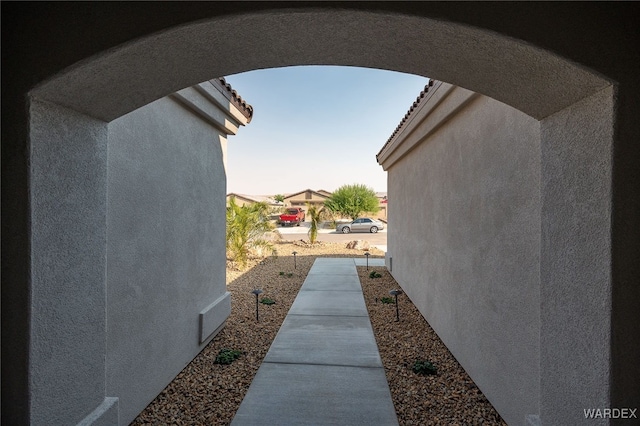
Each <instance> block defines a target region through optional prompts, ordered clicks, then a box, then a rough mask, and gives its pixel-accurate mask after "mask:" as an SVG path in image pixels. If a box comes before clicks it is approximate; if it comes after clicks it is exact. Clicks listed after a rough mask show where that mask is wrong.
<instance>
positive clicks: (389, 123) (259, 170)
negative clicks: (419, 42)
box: [225, 66, 428, 195]
mask: <svg viewBox="0 0 640 426" xmlns="http://www.w3.org/2000/svg"><path fill="white" fill-rule="evenodd" d="M225 78H226V80H227V82H228V83H230V84H231V86H232V87H233V88H234V89H235V90H236V91H237V92H238V94H239V95H240V96H242V98H243V99H245V100H246V101H247V102H248V103H250V104H251V105H252V106H253V108H254V116H253V119H252V121H251V123H249V124H248V125H247V126H246V127H242V128H241V129H240V131H239V132H238V134H237V135H236V136H230V137H229V139H228V140H229V143H228V157H227V161H228V163H227V192H235V193H240V194H251V195H274V194H285V193H292V192H297V191H301V190H304V189H307V188H311V189H314V190H318V189H324V190H327V191H334V190H335V189H337V188H339V187H340V186H342V185H345V184H353V183H361V184H365V185H367V186H369V187H371V188H373V189H374V190H375V191H386V190H387V188H386V186H387V177H386V172H384V171H383V170H382V167H381V166H380V165H379V164H378V163H377V162H376V158H375V156H376V154H377V153H378V152H379V151H380V149H381V148H382V146H383V145H384V143H385V142H386V141H387V139H388V138H389V136H391V133H392V132H393V131H394V129H395V128H396V127H397V125H398V123H400V120H401V119H402V117H403V116H404V115H405V114H406V112H407V111H408V109H409V107H410V106H411V104H412V103H413V101H414V100H415V99H416V97H417V96H418V95H419V94H420V91H421V90H422V89H423V88H424V86H425V85H426V84H427V82H428V79H427V78H425V77H419V76H415V75H411V74H403V73H397V72H392V71H381V70H375V69H368V68H355V67H336V66H296V67H286V68H272V69H267V70H258V71H250V72H246V73H242V74H236V75H232V76H227V77H225Z"/></svg>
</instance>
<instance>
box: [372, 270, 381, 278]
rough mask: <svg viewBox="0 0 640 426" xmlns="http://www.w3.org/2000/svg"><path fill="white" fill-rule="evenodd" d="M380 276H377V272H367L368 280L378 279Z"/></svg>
mask: <svg viewBox="0 0 640 426" xmlns="http://www.w3.org/2000/svg"><path fill="white" fill-rule="evenodd" d="M381 276H382V275H381V274H379V273H378V272H377V271H371V272H369V278H380V277H381Z"/></svg>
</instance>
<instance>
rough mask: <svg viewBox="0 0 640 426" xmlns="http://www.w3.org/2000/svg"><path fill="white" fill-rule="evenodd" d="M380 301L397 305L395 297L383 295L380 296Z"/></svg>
mask: <svg viewBox="0 0 640 426" xmlns="http://www.w3.org/2000/svg"><path fill="white" fill-rule="evenodd" d="M380 301H381V302H382V303H390V304H392V305H395V304H396V301H395V300H394V299H393V297H381V298H380Z"/></svg>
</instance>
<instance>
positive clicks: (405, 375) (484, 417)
mask: <svg viewBox="0 0 640 426" xmlns="http://www.w3.org/2000/svg"><path fill="white" fill-rule="evenodd" d="M276 248H277V250H278V253H279V256H278V257H269V258H265V259H262V260H255V259H254V260H253V261H252V262H251V264H250V267H249V268H248V269H247V270H246V271H238V270H235V269H233V267H232V265H228V268H227V288H228V291H229V292H231V294H232V310H231V315H230V317H229V318H228V320H227V323H226V325H225V327H224V328H223V329H222V330H221V331H220V333H219V334H218V335H217V336H216V337H215V338H214V339H213V340H212V341H211V342H210V343H209V344H208V345H207V346H206V347H205V348H204V349H203V350H202V352H201V353H200V354H199V355H198V356H197V357H196V358H195V359H194V360H193V361H192V362H191V363H190V364H189V365H187V367H185V369H184V370H183V371H182V372H180V374H178V376H176V378H175V379H174V380H173V381H172V382H171V383H170V384H169V385H168V386H167V387H166V388H165V389H164V390H163V391H162V392H161V393H160V395H158V397H157V398H156V399H155V400H154V401H152V402H151V403H150V404H149V406H147V408H146V409H145V410H144V411H143V412H142V413H140V415H139V416H138V417H137V418H136V419H135V420H134V422H133V423H132V424H133V425H164V424H185V425H186V424H189V425H194V424H216V425H217V424H229V423H230V422H231V420H232V419H233V416H234V415H235V412H236V411H237V409H238V407H239V406H240V403H241V402H242V399H243V397H244V395H245V394H246V392H247V390H248V389H249V385H250V384H251V381H252V380H253V377H254V376H255V374H256V372H257V370H258V368H259V367H260V364H261V362H262V359H263V358H264V356H265V355H266V353H267V351H268V350H269V346H270V345H271V342H272V341H273V339H274V338H275V335H276V333H277V332H278V329H279V328H280V325H281V324H282V322H283V321H284V318H285V316H286V315H287V312H288V311H289V308H290V307H291V304H292V303H293V300H294V299H295V297H296V295H297V293H298V290H299V289H300V286H301V285H302V283H303V282H304V279H305V277H306V274H307V272H308V271H309V269H310V268H311V265H313V262H314V260H315V258H316V257H362V252H361V251H359V250H352V249H347V248H345V246H344V245H343V244H329V243H316V244H314V245H309V244H308V243H305V242H302V241H294V242H285V241H282V242H279V243H277V244H276ZM293 251H296V252H297V259H296V267H295V269H294V261H293V256H291V253H292V252H293ZM370 252H371V255H372V257H380V256H382V255H383V253H382V252H380V251H378V250H377V249H372V250H370ZM372 270H375V271H377V272H378V273H379V274H380V275H381V277H378V278H370V277H369V274H370V272H371V271H372ZM358 274H359V276H360V280H361V283H362V287H363V294H364V297H365V301H366V303H367V308H368V309H369V316H370V319H371V323H372V325H373V329H374V333H375V335H376V340H377V342H378V347H379V350H380V356H381V358H382V361H383V364H384V367H385V371H386V374H387V380H388V381H389V388H390V390H391V394H392V398H393V402H394V405H395V408H396V413H397V415H398V421H399V423H400V424H401V425H432V424H433V425H435V424H443V425H445V424H446V425H448V424H505V423H504V422H503V421H502V419H501V418H500V416H499V414H498V413H497V412H496V411H495V409H494V408H493V407H492V406H491V404H490V403H489V402H488V401H487V399H486V398H485V397H484V395H482V393H481V392H480V390H479V389H478V388H477V386H476V385H475V384H474V383H473V381H472V380H471V379H470V378H469V376H468V375H467V374H466V372H465V371H464V369H462V367H461V366H460V365H459V364H458V363H457V361H456V360H455V358H453V356H452V355H451V353H450V352H449V351H448V350H447V348H446V347H445V346H444V344H443V343H442V342H441V341H440V339H439V338H438V337H437V335H436V334H435V333H434V332H433V330H432V329H431V327H429V325H428V324H427V322H426V321H425V320H424V318H423V317H422V316H421V315H420V314H419V312H418V310H417V309H416V308H415V307H414V306H413V304H412V303H411V302H410V301H409V299H408V298H407V297H406V295H404V294H402V295H400V296H398V308H399V312H400V322H395V318H396V317H395V315H396V311H395V305H394V304H383V303H382V302H380V299H381V298H382V297H385V296H388V294H389V290H391V289H394V288H399V287H398V285H397V283H396V282H395V280H394V279H393V277H391V275H390V274H389V273H388V272H387V271H386V269H385V268H382V267H375V268H374V267H370V268H369V271H366V270H365V268H364V267H359V268H358ZM373 275H375V274H373ZM256 288H260V289H262V291H263V293H262V294H261V296H263V297H267V298H269V299H272V300H274V301H275V302H276V303H275V304H272V305H264V304H261V305H260V307H259V309H260V322H259V323H256V318H255V309H256V303H255V295H254V294H252V293H251V291H252V290H254V289H256ZM222 349H231V350H237V351H240V352H241V355H240V357H239V358H238V359H236V360H235V361H233V362H232V363H231V364H216V363H215V359H216V356H217V355H218V354H219V353H220V351H221V350H222ZM417 359H425V360H428V361H430V362H432V363H433V365H434V366H435V368H436V370H437V374H435V375H422V374H417V373H414V372H413V370H412V367H413V365H414V363H415V361H416V360H417Z"/></svg>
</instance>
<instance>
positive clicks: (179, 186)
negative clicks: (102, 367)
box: [106, 98, 230, 424]
mask: <svg viewBox="0 0 640 426" xmlns="http://www.w3.org/2000/svg"><path fill="white" fill-rule="evenodd" d="M108 130H109V142H108V163H107V164H108V166H107V174H108V187H107V193H108V196H107V204H108V214H107V300H108V302H107V328H108V332H107V370H106V371H107V395H108V396H117V397H119V400H120V424H128V423H129V422H130V421H131V420H132V419H133V418H134V417H135V416H136V415H137V414H138V413H139V412H140V411H141V410H142V409H143V408H144V407H145V406H146V405H147V404H148V403H149V402H150V401H151V400H152V399H153V398H154V397H155V396H156V395H157V394H158V393H159V392H160V391H161V390H162V389H163V388H164V387H165V386H166V385H167V383H168V382H169V381H170V380H171V379H172V378H173V377H174V376H175V375H176V374H177V373H179V372H180V370H181V369H182V368H184V366H185V365H186V364H187V363H189V362H190V361H191V359H192V358H193V357H194V356H195V355H196V354H197V353H198V352H199V351H200V350H201V349H202V348H203V346H204V344H205V343H206V342H208V341H209V340H210V339H211V337H212V336H213V335H214V334H211V333H212V332H213V331H214V330H215V329H216V328H217V327H218V326H219V325H220V324H221V322H222V321H224V319H225V318H226V317H227V316H228V314H229V312H230V301H229V298H228V293H226V286H225V257H224V252H225V247H224V233H225V217H224V214H220V212H224V209H225V193H226V178H225V173H224V167H223V165H222V162H223V158H222V149H221V144H220V139H221V135H220V133H219V132H218V131H217V130H216V129H215V128H214V127H212V126H211V125H209V124H208V123H205V122H204V121H203V120H202V119H201V118H200V117H198V116H196V115H195V114H193V113H192V112H191V111H189V110H187V109H185V108H184V107H183V106H182V105H180V104H179V103H178V102H176V101H174V100H173V99H171V98H163V99H160V100H158V101H155V102H153V103H151V104H149V105H147V106H146V107H143V108H141V109H138V110H136V111H134V112H131V113H129V114H127V115H125V116H123V117H121V118H119V119H117V120H115V121H113V122H111V123H109V127H108ZM225 295H226V296H225ZM212 304H214V306H210V305H212ZM207 308H209V310H207ZM201 312H203V313H204V315H203V319H202V320H201V318H200V313H201ZM201 322H202V324H201ZM201 327H204V328H206V330H203V331H204V332H203V339H204V340H205V342H201Z"/></svg>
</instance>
